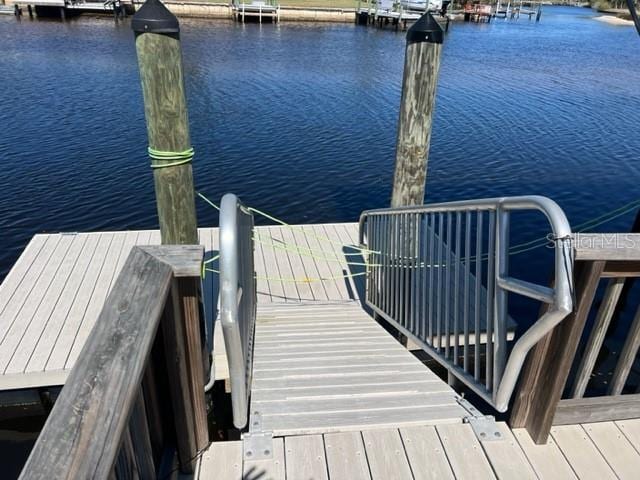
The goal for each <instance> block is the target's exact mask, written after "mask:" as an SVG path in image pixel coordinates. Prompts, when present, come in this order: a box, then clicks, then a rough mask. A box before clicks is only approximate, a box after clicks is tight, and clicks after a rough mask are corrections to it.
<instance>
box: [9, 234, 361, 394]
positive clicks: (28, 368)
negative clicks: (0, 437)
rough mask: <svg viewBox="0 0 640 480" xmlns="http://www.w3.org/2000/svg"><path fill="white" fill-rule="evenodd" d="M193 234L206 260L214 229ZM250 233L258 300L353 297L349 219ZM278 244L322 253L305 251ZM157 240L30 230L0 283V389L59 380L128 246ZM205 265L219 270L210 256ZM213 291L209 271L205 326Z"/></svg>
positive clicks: (211, 314) (357, 280)
mask: <svg viewBox="0 0 640 480" xmlns="http://www.w3.org/2000/svg"><path fill="white" fill-rule="evenodd" d="M199 235H200V243H201V244H202V245H203V246H204V247H205V258H206V259H208V258H212V257H213V256H215V255H217V253H218V251H217V248H218V247H217V245H218V230H217V228H203V229H200V231H199ZM257 236H258V238H259V239H260V240H259V241H258V242H256V252H255V253H256V271H257V275H258V301H259V303H260V304H265V303H272V302H284V303H300V302H304V303H308V302H312V303H318V302H345V301H347V302H348V301H353V300H357V299H358V298H359V294H358V290H359V289H361V288H362V287H361V286H360V285H361V284H362V281H363V280H364V279H363V277H354V278H344V277H345V275H346V274H347V273H348V272H349V266H348V265H347V264H346V257H345V256H344V252H343V248H344V247H343V246H342V245H345V244H351V243H354V242H356V241H357V238H356V237H357V225H356V224H327V225H306V226H303V227H300V228H299V229H294V230H292V229H287V228H280V227H258V228H257ZM283 242H286V243H289V244H294V243H295V244H297V245H302V246H306V248H308V249H313V250H314V251H316V252H317V251H318V250H320V251H321V252H324V253H321V254H320V255H318V254H317V253H314V255H315V256H316V257H317V258H312V257H311V256H309V254H310V252H309V251H307V250H303V249H300V251H299V252H295V251H293V250H291V249H285V248H288V247H284V245H283ZM159 243H160V234H159V232H158V231H150V230H146V231H127V232H97V233H60V234H38V235H35V236H34V237H33V239H32V240H31V241H30V242H29V244H28V245H27V247H26V248H25V250H24V252H23V253H22V255H21V256H20V258H19V259H18V260H17V262H16V263H15V265H14V266H13V268H12V269H11V271H10V272H9V273H8V274H7V276H6V278H5V279H4V281H3V283H2V285H0V391H2V390H12V389H21V388H36V387H46V386H58V385H62V384H64V381H65V379H66V377H67V375H68V373H69V371H70V370H71V368H72V367H73V365H74V363H75V360H76V358H77V356H78V354H79V352H80V350H81V348H82V346H83V345H84V343H85V341H86V339H87V336H88V335H89V332H90V331H91V328H92V327H93V325H94V323H95V321H96V319H97V318H98V314H99V313H100V310H101V309H102V306H103V305H104V302H105V300H106V297H107V294H108V293H109V291H110V290H111V288H112V286H113V283H114V280H115V278H116V277H117V275H118V273H119V272H120V269H121V268H122V265H123V264H124V261H125V259H126V258H127V255H128V254H129V252H130V250H131V247H132V246H133V245H155V244H159ZM349 258H350V259H352V260H354V259H356V258H360V257H349ZM354 261H355V260H354ZM360 261H361V260H360ZM208 267H209V268H213V269H217V262H214V263H211V264H209V265H208ZM356 268H358V267H356ZM320 278H322V279H325V280H324V281H319V280H318V279H320ZM301 279H308V281H302V282H300V281H299V280H301ZM327 279H329V280H327ZM294 280H297V281H294ZM217 288H218V286H217V275H215V274H213V273H209V274H207V275H206V277H205V279H204V283H203V293H204V300H205V308H206V311H207V316H208V327H209V329H210V328H211V324H212V320H211V319H212V318H215V315H216V311H215V308H216V300H214V299H217Z"/></svg>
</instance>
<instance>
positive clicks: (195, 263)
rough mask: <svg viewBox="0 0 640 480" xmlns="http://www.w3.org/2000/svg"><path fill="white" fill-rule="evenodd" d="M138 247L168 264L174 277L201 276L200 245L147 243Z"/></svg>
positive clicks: (190, 277) (201, 249)
mask: <svg viewBox="0 0 640 480" xmlns="http://www.w3.org/2000/svg"><path fill="white" fill-rule="evenodd" d="M140 248H142V249H143V250H144V251H145V252H147V253H148V254H149V255H152V256H154V257H155V258H157V259H158V260H159V261H161V262H164V263H166V264H167V265H169V266H170V267H171V270H172V271H173V276H174V277H175V278H178V279H180V278H189V279H193V278H201V275H202V258H203V257H204V247H202V245H162V246H160V245H147V246H142V247H140Z"/></svg>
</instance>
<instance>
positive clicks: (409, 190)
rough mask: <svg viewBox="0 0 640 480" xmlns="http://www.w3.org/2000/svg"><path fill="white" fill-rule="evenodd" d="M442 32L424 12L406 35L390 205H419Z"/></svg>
mask: <svg viewBox="0 0 640 480" xmlns="http://www.w3.org/2000/svg"><path fill="white" fill-rule="evenodd" d="M442 39H443V32H442V28H441V27H440V25H439V24H438V22H437V21H436V20H435V19H434V18H433V16H432V15H431V14H430V13H425V14H424V15H423V16H422V17H420V19H419V20H418V21H417V22H416V23H415V24H414V25H413V26H412V27H411V28H410V29H409V31H408V32H407V48H406V52H405V61H404V77H403V80H402V100H401V103H400V118H399V120H398V138H397V142H396V165H395V171H394V175H393V193H392V196H391V206H392V207H400V206H406V205H422V204H423V203H424V192H425V182H426V178H427V159H428V155H429V142H430V140H431V124H432V121H433V111H434V107H435V95H436V85H437V83H438V71H439V69H440V54H441V51H442Z"/></svg>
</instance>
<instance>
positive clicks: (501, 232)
mask: <svg viewBox="0 0 640 480" xmlns="http://www.w3.org/2000/svg"><path fill="white" fill-rule="evenodd" d="M509 220H510V218H509V212H507V211H505V210H503V209H502V208H500V207H498V210H497V214H496V256H495V263H496V266H495V274H496V278H506V277H507V276H508V275H509ZM494 283H495V287H494V288H495V300H494V301H495V308H494V311H495V325H494V333H495V341H494V343H493V391H494V392H496V391H497V390H498V385H499V384H500V380H501V379H502V372H504V366H505V363H506V358H507V342H506V338H507V308H508V300H509V292H507V291H506V290H504V289H503V288H502V287H501V286H500V285H498V282H497V281H496V282H494Z"/></svg>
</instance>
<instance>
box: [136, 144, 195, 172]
mask: <svg viewBox="0 0 640 480" xmlns="http://www.w3.org/2000/svg"><path fill="white" fill-rule="evenodd" d="M147 150H148V152H149V157H151V159H152V160H156V161H161V162H163V163H154V162H151V168H166V167H177V166H178V165H184V164H187V163H190V162H191V160H192V159H193V154H194V150H193V147H192V148H189V149H188V150H183V151H182V152H163V151H162V150H156V149H154V148H151V147H149V148H148V149H147ZM166 162H169V163H166Z"/></svg>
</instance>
